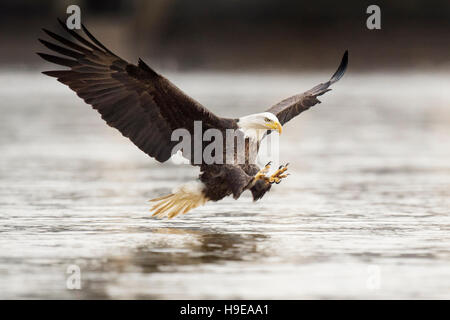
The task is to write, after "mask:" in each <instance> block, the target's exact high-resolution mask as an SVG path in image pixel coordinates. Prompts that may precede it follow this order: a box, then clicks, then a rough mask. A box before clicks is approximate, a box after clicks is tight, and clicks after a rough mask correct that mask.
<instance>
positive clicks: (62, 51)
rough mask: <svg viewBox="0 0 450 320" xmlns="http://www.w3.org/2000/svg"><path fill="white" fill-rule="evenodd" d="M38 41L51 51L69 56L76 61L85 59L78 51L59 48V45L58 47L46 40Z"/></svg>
mask: <svg viewBox="0 0 450 320" xmlns="http://www.w3.org/2000/svg"><path fill="white" fill-rule="evenodd" d="M38 40H39V42H40V43H42V44H43V45H44V46H46V47H47V48H49V49H50V50H53V51H55V52H57V53H60V54H63V55H65V56H69V57H72V58H75V59H79V58H81V57H83V54H81V53H79V52H76V51H73V50H70V49H67V48H63V47H60V46H58V45H56V44H54V43H51V42H48V41H46V40H42V39H38Z"/></svg>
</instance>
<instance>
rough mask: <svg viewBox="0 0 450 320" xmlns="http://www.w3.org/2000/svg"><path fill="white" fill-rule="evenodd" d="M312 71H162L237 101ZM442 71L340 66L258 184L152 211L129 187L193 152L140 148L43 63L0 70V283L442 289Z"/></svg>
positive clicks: (152, 190) (445, 96) (216, 104)
mask: <svg viewBox="0 0 450 320" xmlns="http://www.w3.org/2000/svg"><path fill="white" fill-rule="evenodd" d="M326 76H327V75H321V74H309V75H308V74H306V75H293V74H291V75H269V74H265V75H252V74H182V75H180V74H175V75H172V76H170V78H172V79H174V81H175V82H176V83H177V84H178V85H179V86H180V87H182V88H184V89H185V90H186V91H187V92H189V93H190V94H192V95H193V96H194V97H195V98H197V99H198V100H200V101H201V102H203V103H204V104H205V105H207V106H209V107H210V108H211V109H212V110H213V111H215V112H217V113H219V114H221V115H224V116H238V115H242V114H248V113H252V112H257V111H261V110H263V109H264V108H265V107H266V106H268V105H270V104H271V103H275V102H277V101H278V100H280V99H282V98H284V97H286V96H288V95H290V94H293V93H296V92H298V91H299V90H302V89H307V88H309V87H311V85H313V84H316V83H318V82H320V81H322V80H323V79H324V77H326ZM449 79H450V77H449V76H448V74H445V73H442V74H436V73H433V74H431V73H421V74H396V75H394V74H376V75H370V74H367V75H363V74H356V75H355V74H353V75H352V74H351V73H350V74H348V75H346V76H345V77H344V79H343V80H342V81H341V82H340V83H338V84H337V85H336V86H335V88H334V90H333V91H332V92H330V93H328V94H327V95H326V96H324V97H323V98H322V101H323V102H324V103H323V104H321V105H319V106H318V107H317V108H315V109H314V110H311V111H308V112H307V113H305V114H304V115H302V116H301V117H300V118H298V119H296V120H295V121H294V122H292V123H289V124H288V125H286V126H285V128H284V130H283V136H282V137H281V143H282V144H281V150H280V151H281V154H280V158H281V161H283V162H284V161H289V162H290V163H291V168H290V170H291V176H290V177H289V179H287V180H286V181H284V182H283V183H282V184H280V185H277V186H275V187H274V188H273V189H272V191H271V192H270V194H269V195H268V196H267V197H265V198H264V199H263V201H261V202H257V203H253V202H252V201H251V198H250V197H249V195H245V196H244V197H243V198H242V199H240V200H239V201H234V200H232V199H226V200H224V201H221V202H218V203H214V204H208V205H206V206H205V207H202V208H199V209H196V210H195V211H193V212H191V213H189V214H187V215H185V216H182V217H180V218H177V219H174V220H171V221H167V220H155V219H151V218H150V217H149V213H148V209H149V206H148V203H147V202H146V200H148V199H150V198H153V197H155V196H157V195H161V194H164V193H166V192H167V191H169V190H170V189H171V188H173V187H175V186H176V185H178V184H180V183H183V182H185V181H189V180H192V179H193V178H195V176H196V175H197V174H198V172H197V169H195V168H192V167H190V166H176V165H174V164H170V163H169V164H158V163H156V162H155V161H153V160H151V159H149V158H148V157H147V156H146V155H145V154H143V153H141V152H140V151H139V150H138V149H137V148H135V147H134V146H133V145H132V144H131V143H129V142H128V141H127V140H126V139H124V138H123V137H121V136H120V134H118V133H116V132H115V131H113V130H112V129H110V128H108V127H107V126H105V125H104V124H103V123H102V121H101V120H100V119H99V116H98V115H97V114H96V113H95V112H93V111H92V110H90V109H89V108H88V107H87V106H85V105H84V104H83V103H82V102H81V101H79V99H77V98H76V97H75V95H74V94H72V93H70V92H69V91H68V90H67V89H66V88H64V87H63V86H60V85H59V84H58V83H57V82H55V81H53V80H52V79H47V78H45V77H43V76H40V75H39V74H38V73H34V72H33V73H31V72H29V73H27V72H22V73H12V72H6V71H4V72H1V73H0V95H1V97H2V105H1V110H2V113H1V117H0V151H1V155H2V157H0V182H1V184H0V206H1V215H0V288H1V290H0V298H63V299H68V298H82V299H87V298H100V299H108V298H288V299H292V298H450V290H449V288H450V269H449V263H450V250H449V248H450V216H449V208H450V161H449V160H450V126H449V124H450V92H449V91H448V87H449V85H450V80H449ZM23 88H25V89H26V90H27V91H28V94H27V95H26V96H24V95H23V94H22V92H23V90H24V89H23ZM73 264H74V265H77V266H79V267H80V270H81V278H82V289H81V290H68V289H67V287H66V281H67V278H68V277H69V275H68V274H67V273H66V271H67V267H68V266H69V265H73Z"/></svg>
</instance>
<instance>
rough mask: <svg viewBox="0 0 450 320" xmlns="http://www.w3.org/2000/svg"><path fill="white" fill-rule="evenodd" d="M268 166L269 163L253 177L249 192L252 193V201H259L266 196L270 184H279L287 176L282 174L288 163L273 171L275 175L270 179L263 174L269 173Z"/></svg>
mask: <svg viewBox="0 0 450 320" xmlns="http://www.w3.org/2000/svg"><path fill="white" fill-rule="evenodd" d="M270 164H271V163H270V162H269V163H268V164H266V166H265V167H264V168H263V169H261V170H260V171H258V173H257V174H256V175H255V178H254V179H253V183H252V185H251V187H250V191H251V192H252V195H253V200H254V201H257V200H259V199H261V198H262V197H263V196H264V194H266V192H268V191H269V190H270V188H271V187H272V184H274V183H276V184H279V183H280V182H281V179H283V178H286V177H287V176H288V175H289V174H284V173H285V172H286V170H287V166H288V165H289V163H287V164H285V165H282V166H280V167H279V168H278V170H277V171H275V173H274V174H272V175H271V176H270V177H267V176H266V175H265V174H266V173H267V172H268V171H269V169H270Z"/></svg>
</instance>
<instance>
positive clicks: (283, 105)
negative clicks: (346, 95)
mask: <svg viewBox="0 0 450 320" xmlns="http://www.w3.org/2000/svg"><path fill="white" fill-rule="evenodd" d="M347 64H348V51H345V53H344V56H343V57H342V60H341V64H340V65H339V68H338V69H337V71H336V72H335V73H334V74H333V76H332V77H331V79H330V80H329V81H327V82H325V83H321V84H319V85H317V86H315V87H314V88H312V89H310V90H308V91H306V92H304V93H302V94H298V95H295V96H292V97H290V98H287V99H285V100H283V101H281V102H279V103H277V104H276V105H274V106H273V107H271V108H270V109H269V110H267V112H271V113H273V114H274V115H276V116H277V118H278V120H280V123H281V124H282V125H284V124H285V123H286V122H288V121H289V120H291V119H292V118H294V117H296V116H298V115H299V114H300V113H302V112H303V111H305V110H308V109H309V108H311V107H312V106H314V105H315V104H317V103H320V101H319V99H317V97H318V96H321V95H323V94H324V93H325V92H328V91H330V90H331V89H329V87H330V86H331V85H332V84H333V83H335V82H337V81H338V80H339V79H340V78H342V76H343V75H344V73H345V70H346V69H347Z"/></svg>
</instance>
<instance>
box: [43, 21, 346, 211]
mask: <svg viewBox="0 0 450 320" xmlns="http://www.w3.org/2000/svg"><path fill="white" fill-rule="evenodd" d="M58 21H59V23H60V24H61V26H62V28H63V29H64V30H65V32H66V33H68V35H70V36H71V37H72V38H71V39H70V40H69V38H68V37H63V36H60V35H58V34H56V33H53V32H51V31H49V30H46V29H43V31H44V32H45V33H46V34H47V35H48V36H50V37H51V38H52V39H53V40H54V41H56V43H53V42H49V41H46V40H42V39H39V41H40V42H41V43H42V44H43V45H44V46H46V47H47V48H48V49H50V50H52V51H54V52H56V53H58V54H60V55H62V56H56V55H51V54H47V53H37V54H38V55H39V56H41V57H42V58H43V59H45V60H47V61H49V62H52V63H55V64H57V65H61V66H65V67H68V68H69V69H67V70H56V71H44V72H43V73H44V74H45V75H48V76H51V77H55V78H57V80H58V81H60V82H61V83H63V84H65V85H67V86H68V87H69V88H70V89H72V90H73V91H75V93H76V94H77V95H78V96H79V97H80V98H81V99H83V100H84V101H85V102H86V103H87V104H90V105H91V106H92V107H93V108H94V109H95V110H97V111H98V112H99V113H100V115H101V117H102V119H103V120H105V121H106V123H107V124H108V125H109V126H111V127H113V128H116V129H117V130H119V131H120V132H121V133H122V135H123V136H125V137H127V138H129V139H130V140H131V141H132V142H133V143H134V144H135V145H136V146H137V147H138V148H139V149H141V150H142V151H143V152H145V153H146V154H148V155H149V156H150V157H152V158H155V159H156V160H157V161H159V162H165V161H167V160H168V159H169V158H170V157H171V156H172V155H173V154H174V152H175V151H174V150H175V149H176V148H175V147H176V145H177V144H178V141H174V140H173V139H172V134H173V133H174V131H175V130H177V129H183V130H184V131H185V132H188V133H190V134H192V135H193V134H194V129H195V123H196V122H199V121H200V122H201V124H202V126H201V134H202V135H203V133H205V132H206V131H207V130H210V129H214V130H216V131H219V132H222V133H224V135H225V131H227V130H232V131H234V132H236V133H237V135H240V137H243V139H244V142H245V143H244V149H245V152H244V161H242V162H237V161H235V160H236V149H232V150H233V152H234V153H232V154H231V161H226V162H222V163H216V162H214V163H206V162H205V161H202V160H201V161H194V153H195V151H196V150H198V149H200V151H203V150H204V149H205V147H206V144H205V142H204V141H203V142H202V143H200V144H195V141H194V142H193V143H192V146H193V151H194V152H192V150H191V151H190V152H187V151H186V150H184V149H185V148H183V150H181V151H182V154H183V156H185V157H186V158H187V159H188V160H190V163H191V164H192V165H195V166H198V167H199V168H200V175H199V179H198V180H197V181H195V182H192V183H187V184H184V185H182V186H180V187H179V188H177V189H175V190H174V192H173V193H171V194H168V195H166V196H163V197H160V198H156V199H153V200H150V201H152V202H153V206H152V208H151V209H150V211H151V212H153V216H158V217H165V216H167V217H169V218H172V217H175V216H176V215H178V214H180V213H183V214H184V213H186V212H188V211H189V210H192V209H194V208H196V207H198V206H200V205H203V204H204V203H206V202H207V201H218V200H221V199H223V198H224V197H227V196H230V195H232V196H233V197H234V198H235V199H237V198H239V197H240V195H241V194H242V192H244V191H245V190H250V192H251V193H252V196H253V199H254V200H255V201H256V200H258V199H261V198H262V197H263V196H264V194H265V193H266V192H267V191H269V190H270V188H271V187H272V184H273V183H276V184H278V183H280V181H281V180H282V179H284V178H286V177H287V174H286V170H287V165H284V166H280V167H279V168H278V170H276V171H275V172H274V173H273V174H272V175H267V173H268V172H269V168H270V163H268V164H267V165H266V166H264V167H263V168H260V167H259V166H258V165H257V164H256V162H255V161H254V160H255V159H254V156H251V155H250V154H251V153H250V152H249V151H248V150H250V149H252V148H253V149H256V154H257V151H258V149H259V144H260V142H261V140H262V139H264V137H265V136H267V134H270V132H271V131H278V132H279V133H281V131H282V126H283V125H284V124H285V123H286V122H288V121H289V120H291V119H292V118H294V117H295V116H297V115H299V114H300V113H301V112H303V111H305V110H307V109H309V108H310V107H312V106H314V105H315V104H317V103H320V101H319V100H318V99H317V97H318V96H320V95H323V94H324V93H326V92H327V91H330V90H331V89H329V87H330V86H331V85H332V84H333V83H335V82H336V81H338V80H339V79H340V78H341V77H342V76H343V75H344V73H345V70H346V68H347V63H348V51H346V52H345V53H344V56H343V58H342V60H341V63H340V65H339V67H338V69H337V71H336V72H335V73H334V74H333V76H332V77H331V78H330V80H328V81H327V82H324V83H321V84H319V85H317V86H315V87H313V88H312V89H310V90H308V91H306V92H304V93H302V94H298V95H295V96H292V97H290V98H287V99H285V100H283V101H281V102H279V103H278V104H276V105H274V106H272V107H271V108H269V109H268V110H266V111H265V112H262V113H257V114H251V115H247V116H243V117H240V118H235V119H232V118H223V117H219V116H217V115H215V114H214V113H212V112H211V111H209V110H208V109H206V108H205V107H203V106H202V105H201V104H200V103H199V102H197V101H195V100H194V99H192V98H191V97H189V96H188V95H186V94H185V93H184V92H182V91H181V90H180V89H178V88H177V87H176V86H175V85H173V84H172V83H171V82H170V81H169V80H167V79H166V78H165V77H163V76H162V75H160V74H159V73H157V72H156V71H154V70H153V69H152V68H150V67H149V66H148V65H147V64H146V63H145V62H144V61H142V60H141V59H139V60H138V64H137V65H134V64H130V63H128V62H126V61H125V60H123V59H121V58H120V57H118V56H117V55H115V54H114V53H113V52H111V51H110V50H108V49H107V48H106V47H105V46H104V45H103V44H102V43H100V41H98V40H97V39H96V38H95V37H94V36H93V35H92V34H91V33H90V32H89V31H88V30H87V29H86V27H85V26H84V25H83V26H82V30H83V32H84V34H85V36H82V34H80V33H77V32H75V31H74V30H71V29H68V28H67V26H66V25H65V24H64V23H63V22H62V21H61V20H58ZM86 36H87V38H86ZM186 149H187V148H186ZM227 150H228V149H227ZM224 153H225V152H224ZM225 157H228V158H227V160H230V159H229V158H230V154H229V153H227V154H226V155H225Z"/></svg>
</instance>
